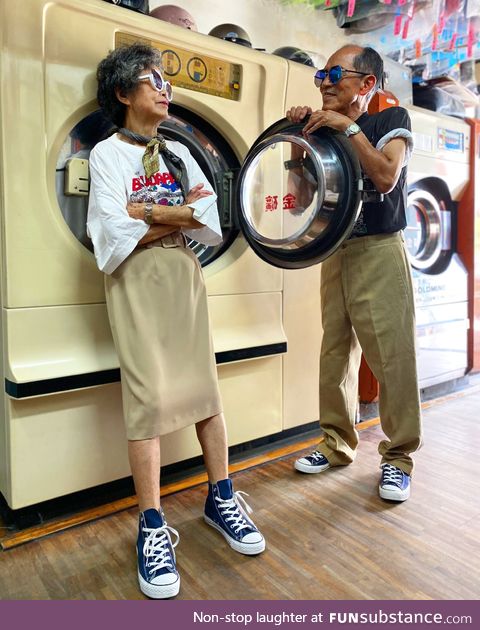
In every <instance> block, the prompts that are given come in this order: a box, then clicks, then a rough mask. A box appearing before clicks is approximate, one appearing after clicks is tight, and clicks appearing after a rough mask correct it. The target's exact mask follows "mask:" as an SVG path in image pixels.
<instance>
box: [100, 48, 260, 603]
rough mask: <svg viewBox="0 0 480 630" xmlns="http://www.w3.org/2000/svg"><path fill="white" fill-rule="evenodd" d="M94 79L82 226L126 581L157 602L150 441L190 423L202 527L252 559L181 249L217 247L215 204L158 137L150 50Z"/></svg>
mask: <svg viewBox="0 0 480 630" xmlns="http://www.w3.org/2000/svg"><path fill="white" fill-rule="evenodd" d="M97 80H98V102H99V104H100V106H101V108H102V110H103V112H104V114H105V115H106V116H107V117H108V118H109V119H110V120H111V121H112V122H113V123H114V124H115V125H116V127H117V130H116V132H115V133H114V134H113V135H111V136H110V137H109V138H108V139H107V140H104V141H102V142H100V143H99V144H97V145H96V146H95V148H94V149H93V150H92V152H91V156H90V172H91V192H90V203H89V210H88V221H87V225H88V230H89V234H90V236H91V238H92V241H93V245H94V250H95V257H96V261H97V264H98V267H99V268H100V269H101V270H102V271H103V272H104V273H105V293H106V300H107V308H108V316H109V319H110V325H111V329H112V334H113V338H114V341H115V347H116V349H117V353H118V357H119V361H120V368H121V374H122V397H123V409H124V416H125V424H126V431H127V439H128V453H129V460H130V466H131V469H132V474H133V478H134V481H135V488H136V492H137V496H138V502H139V508H140V518H139V531H138V542H137V554H138V579H139V583H140V589H141V591H142V592H143V593H144V594H145V595H148V596H149V597H152V598H156V599H160V598H166V597H172V596H174V595H176V594H177V593H178V591H179V588H180V577H179V575H178V572H177V568H176V564H175V553H174V547H175V546H176V545H177V543H178V539H179V537H178V533H177V532H176V531H175V530H174V529H173V528H171V527H170V526H168V525H167V522H166V520H165V516H164V514H163V511H162V510H161V508H160V436H162V435H165V434H166V433H170V432H172V431H177V430H178V429H182V428H183V427H186V426H189V425H192V424H195V428H196V432H197V436H198V439H199V441H200V445H201V447H202V451H203V456H204V460H205V466H206V469H207V473H208V479H209V485H208V495H207V499H206V504H205V514H204V518H205V521H206V522H207V523H208V524H209V525H211V526H212V527H214V528H215V529H217V530H218V531H219V532H220V533H221V534H222V535H223V536H224V537H225V539H226V540H227V542H228V544H229V545H230V546H231V547H232V548H233V549H234V550H235V551H238V552H240V553H243V554H257V553H260V552H262V551H263V550H264V548H265V541H264V538H263V536H262V535H261V534H260V532H259V531H258V529H257V528H256V527H255V525H254V523H253V522H252V520H251V519H250V518H249V517H248V516H247V513H246V511H245V510H247V511H250V509H249V508H248V506H247V505H246V503H245V502H244V500H243V499H242V498H241V497H240V494H239V493H237V492H233V489H232V483H231V481H230V479H228V461H227V456H228V451H227V437H226V430H225V421H224V417H223V414H222V405H221V401H220V395H219V390H218V382H217V374H216V366H215V356H214V352H213V347H212V340H211V334H210V328H209V319H208V311H207V296H206V291H205V284H204V280H203V275H202V270H201V266H200V264H199V262H198V260H197V258H196V256H195V254H194V253H193V251H192V250H191V249H190V248H189V247H187V246H186V241H185V235H187V236H189V237H191V238H193V239H195V240H196V241H199V242H201V243H205V244H207V245H214V244H217V243H219V242H220V240H221V229H220V225H219V220H218V213H217V208H216V203H215V202H216V195H215V193H214V192H213V190H212V188H211V186H210V184H209V182H208V180H207V179H206V178H205V176H204V174H203V173H202V171H201V169H200V168H199V166H198V164H197V163H196V162H195V160H194V159H193V158H192V156H191V155H190V153H189V151H188V149H187V148H186V147H185V146H183V145H182V144H180V143H178V142H170V141H167V142H165V141H164V140H163V138H162V137H161V136H160V135H158V132H157V129H158V126H159V125H160V123H161V122H162V121H164V120H165V119H166V118H167V116H168V106H169V102H170V101H171V98H172V88H171V86H170V84H169V83H168V81H165V79H164V77H163V75H162V67H161V56H160V53H159V52H158V51H157V50H156V49H154V48H151V47H150V46H145V45H143V44H134V45H132V46H127V47H122V48H118V49H116V50H114V51H113V52H111V53H110V54H109V55H108V56H107V57H106V58H105V59H104V60H103V61H101V62H100V64H99V66H98V69H97ZM239 500H240V502H241V503H242V504H243V507H242V505H241V504H240V503H239ZM244 508H245V509H244ZM172 534H173V536H174V537H175V542H172V537H171V535H172Z"/></svg>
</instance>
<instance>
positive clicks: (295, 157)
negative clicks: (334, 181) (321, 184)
mask: <svg viewBox="0 0 480 630" xmlns="http://www.w3.org/2000/svg"><path fill="white" fill-rule="evenodd" d="M311 113H312V108H311V107H308V106H307V105H303V106H302V105H300V106H298V107H291V108H290V109H289V110H288V111H287V113H286V118H287V119H288V120H290V121H291V122H301V121H302V120H303V119H304V118H305V117H306V116H308V115H310V114H311ZM304 158H305V151H304V150H303V149H302V147H300V146H299V145H298V144H294V143H292V148H291V155H290V160H289V162H290V165H289V167H288V171H289V172H288V180H287V192H288V193H289V194H291V195H293V196H294V197H295V199H296V203H297V207H301V208H308V206H309V205H310V204H311V203H312V199H313V196H314V194H315V186H314V185H313V184H312V183H310V182H309V181H308V180H307V179H306V178H305V172H304V166H303V160H304Z"/></svg>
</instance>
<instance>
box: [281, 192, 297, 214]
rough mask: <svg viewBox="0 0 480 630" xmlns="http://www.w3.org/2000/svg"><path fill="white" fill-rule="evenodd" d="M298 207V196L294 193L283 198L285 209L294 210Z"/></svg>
mask: <svg viewBox="0 0 480 630" xmlns="http://www.w3.org/2000/svg"><path fill="white" fill-rule="evenodd" d="M296 207H297V198H296V197H295V195H292V193H288V194H287V195H285V197H284V198H283V209H284V210H294V209H295V208H296Z"/></svg>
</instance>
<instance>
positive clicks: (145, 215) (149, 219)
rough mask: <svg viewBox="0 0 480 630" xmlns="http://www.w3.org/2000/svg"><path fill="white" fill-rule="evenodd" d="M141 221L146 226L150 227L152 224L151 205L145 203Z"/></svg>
mask: <svg viewBox="0 0 480 630" xmlns="http://www.w3.org/2000/svg"><path fill="white" fill-rule="evenodd" d="M143 220H144V221H145V223H148V225H152V223H153V203H146V204H145V208H144V210H143Z"/></svg>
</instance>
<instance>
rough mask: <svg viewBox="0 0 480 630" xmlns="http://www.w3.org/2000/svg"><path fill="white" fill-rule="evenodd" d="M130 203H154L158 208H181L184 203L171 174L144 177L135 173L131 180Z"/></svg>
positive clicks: (179, 189)
mask: <svg viewBox="0 0 480 630" xmlns="http://www.w3.org/2000/svg"><path fill="white" fill-rule="evenodd" d="M130 201H131V202H132V203H155V204H158V205H160V206H181V205H182V204H183V202H184V199H183V194H182V190H181V188H180V186H179V185H178V184H177V182H176V181H175V179H174V178H173V177H172V176H171V174H170V173H169V172H168V171H166V172H165V173H155V175H152V177H146V176H145V175H140V174H138V173H137V176H136V177H133V178H132V192H131V194H130Z"/></svg>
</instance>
